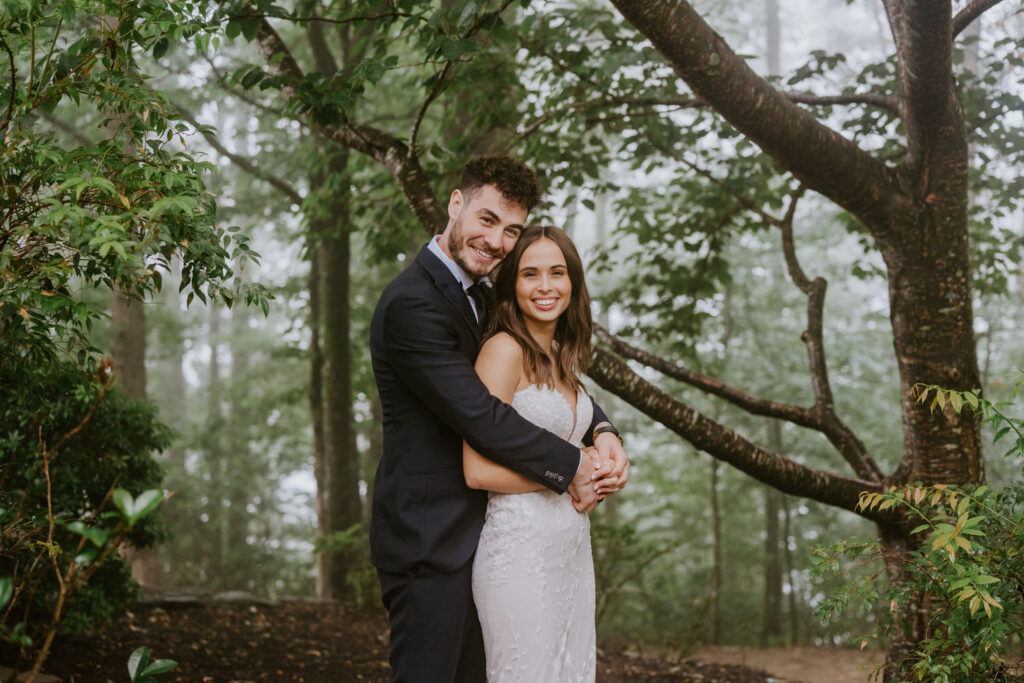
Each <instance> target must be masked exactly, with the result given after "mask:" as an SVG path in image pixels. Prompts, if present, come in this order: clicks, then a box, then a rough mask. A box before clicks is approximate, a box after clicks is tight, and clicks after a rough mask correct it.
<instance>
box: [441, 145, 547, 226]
mask: <svg viewBox="0 0 1024 683" xmlns="http://www.w3.org/2000/svg"><path fill="white" fill-rule="evenodd" d="M486 185H494V186H495V187H497V188H498V190H499V191H500V192H501V194H502V195H503V196H504V197H505V199H507V200H508V201H511V202H515V203H516V204H519V205H520V206H522V207H523V208H524V209H526V211H527V212H530V211H532V210H533V208H534V207H535V206H537V204H539V203H540V200H541V196H542V194H543V191H542V190H541V188H540V182H539V181H538V180H537V176H536V175H535V174H534V172H533V171H532V170H531V169H530V167H529V166H527V165H526V164H524V163H523V162H521V161H516V160H515V159H511V158H509V157H505V156H483V157H477V158H476V159H473V160H472V161H470V162H469V163H468V164H466V168H465V169H463V171H462V181H461V182H460V184H459V189H460V190H462V194H463V195H464V196H465V197H466V199H467V201H468V200H469V198H470V197H472V196H473V195H474V194H475V193H476V191H477V190H479V189H480V188H482V187H484V186H486Z"/></svg>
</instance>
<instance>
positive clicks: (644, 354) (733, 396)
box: [594, 326, 817, 429]
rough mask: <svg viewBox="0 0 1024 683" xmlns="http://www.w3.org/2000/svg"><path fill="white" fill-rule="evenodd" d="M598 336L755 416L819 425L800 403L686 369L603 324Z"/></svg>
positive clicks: (617, 349)
mask: <svg viewBox="0 0 1024 683" xmlns="http://www.w3.org/2000/svg"><path fill="white" fill-rule="evenodd" d="M594 335H595V336H596V337H597V338H598V339H599V340H600V341H601V342H603V343H604V344H606V345H607V346H608V348H610V349H611V350H612V351H614V352H615V353H616V354H618V355H620V356H622V357H623V358H629V359H630V360H635V361H636V362H638V363H642V364H643V365H646V366H647V367H649V368H653V369H654V370H657V371H658V372H660V373H661V374H663V375H665V376H666V377H671V378H672V379H676V380H679V381H680V382H684V383H686V384H689V385H690V386H692V387H695V388H697V389H700V390H701V391H703V392H704V393H707V394H711V395H712V396H717V397H719V398H721V399H724V400H726V401H728V402H729V403H731V404H733V405H734V406H737V407H739V408H742V409H743V410H745V411H747V412H748V413H750V414H751V415H762V416H764V417H774V418H777V419H780V420H786V421H787V422H792V423H794V424H798V425H801V426H803V427H810V428H812V429H814V428H816V427H817V425H816V423H815V422H814V419H813V416H812V414H811V411H810V410H808V409H806V408H801V407H800V406H796V405H793V404H791V403H783V402H780V401H771V400H768V399H765V398H761V397H758V396H754V395H752V394H748V393H746V392H744V391H741V390H739V389H736V388H735V387H731V386H729V385H727V384H725V383H724V382H722V381H720V380H717V379H714V378H712V377H708V376H707V375H702V374H701V373H699V372H694V371H693V370H689V369H687V368H684V367H682V366H681V365H676V364H675V363H670V362H668V361H666V360H665V359H663V358H661V357H660V356H656V355H654V354H653V353H650V352H648V351H644V350H642V349H638V348H637V347H635V346H632V345H631V344H629V343H628V342H626V341H624V340H622V339H619V338H618V337H616V336H615V335H613V334H612V333H611V332H609V331H608V330H606V329H604V328H603V327H601V326H596V328H595V330H594Z"/></svg>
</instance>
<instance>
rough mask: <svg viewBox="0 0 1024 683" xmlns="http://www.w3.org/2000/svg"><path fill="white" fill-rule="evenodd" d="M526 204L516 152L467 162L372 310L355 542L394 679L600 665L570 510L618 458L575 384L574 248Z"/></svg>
mask: <svg viewBox="0 0 1024 683" xmlns="http://www.w3.org/2000/svg"><path fill="white" fill-rule="evenodd" d="M539 201H540V190H539V187H538V183H537V179H536V178H535V176H534V174H533V172H532V171H531V170H530V169H529V168H527V167H526V166H524V165H523V164H521V163H520V162H518V161H515V160H512V159H509V158H507V157H482V158H479V159H474V160H473V161H471V162H470V163H469V164H468V165H467V166H466V168H465V170H464V172H463V176H462V180H461V182H460V184H459V188H458V189H456V190H455V191H453V192H452V194H451V197H450V200H449V203H448V217H449V220H448V225H447V227H446V228H445V230H444V232H443V233H442V234H441V235H439V236H435V237H433V238H432V239H431V241H430V242H428V243H427V245H426V246H425V247H423V249H422V250H421V251H420V252H419V254H418V255H417V256H416V258H415V260H414V261H413V263H411V264H410V265H409V266H408V267H407V268H406V269H405V270H404V271H403V272H402V273H401V274H400V275H399V276H398V277H396V278H395V279H394V280H393V281H392V282H391V284H389V285H388V287H387V288H386V289H385V290H384V293H383V294H382V295H381V298H380V301H379V303H378V304H377V309H376V311H375V313H374V316H373V322H372V326H371V331H370V351H371V355H372V358H373V372H374V376H375V377H376V381H377V388H378V392H379V395H380V400H381V405H382V408H383V418H384V449H383V455H382V457H381V461H380V465H379V467H378V469H377V475H376V479H375V481H374V491H373V514H372V520H371V526H370V546H371V558H372V561H373V564H374V566H375V567H376V568H377V571H378V574H379V576H380V581H381V595H382V599H383V602H384V606H385V607H386V608H387V610H388V615H389V620H390V625H391V654H390V660H391V668H392V680H394V681H417V682H419V681H437V682H439V683H441V682H446V681H468V682H474V683H476V682H480V681H484V680H485V679H486V680H487V681H491V682H494V681H527V682H528V683H543V682H550V683H562V682H563V681H593V680H594V677H595V674H596V643H595V625H594V597H595V596H594V568H593V561H592V558H591V551H590V522H589V518H588V517H587V515H586V513H588V512H590V511H591V510H593V509H594V507H596V505H597V503H598V502H600V500H601V499H603V498H604V497H605V496H607V495H609V494H611V493H614V492H615V491H618V490H619V489H620V488H622V486H624V485H625V483H626V480H627V479H628V476H629V462H628V460H627V458H626V455H625V453H624V452H623V450H622V447H621V439H620V438H619V434H618V432H617V431H616V430H615V428H614V427H613V426H612V425H611V424H610V423H609V422H608V421H607V419H606V418H605V415H604V413H603V412H602V411H601V409H600V408H599V407H598V406H597V404H596V403H594V402H593V401H592V399H591V398H590V397H589V396H588V395H587V393H586V391H585V390H584V388H583V385H582V384H581V382H580V375H581V374H582V373H583V371H584V370H585V368H586V365H587V361H588V359H589V356H590V336H591V328H592V322H591V316H590V298H589V296H588V295H587V288H586V284H585V283H584V280H583V266H582V264H581V262H580V258H579V255H578V253H577V251H576V248H575V247H574V246H573V243H572V241H571V240H570V239H569V238H568V236H566V234H565V233H564V232H562V231H561V230H559V229H558V228H555V227H538V226H531V227H524V226H525V225H526V217H527V214H528V212H529V211H530V210H531V209H533V208H534V206H536V204H537V203H538V202H539ZM499 263H502V267H501V268H500V269H498V271H496V272H497V275H496V277H495V278H494V283H493V287H491V286H490V284H491V283H490V281H489V280H488V275H490V274H491V272H492V270H494V268H495V266H497V265H498V264H499ZM492 289H493V294H492V292H491V290H492Z"/></svg>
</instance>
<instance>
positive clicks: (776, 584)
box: [761, 420, 783, 647]
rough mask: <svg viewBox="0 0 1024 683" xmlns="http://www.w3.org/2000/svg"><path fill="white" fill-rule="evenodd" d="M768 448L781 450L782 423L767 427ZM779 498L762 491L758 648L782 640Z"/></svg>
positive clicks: (773, 421) (769, 491)
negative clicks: (761, 591) (761, 598)
mask: <svg viewBox="0 0 1024 683" xmlns="http://www.w3.org/2000/svg"><path fill="white" fill-rule="evenodd" d="M768 445H769V446H770V447H771V449H772V450H774V451H775V452H776V453H781V452H782V450H783V444H782V423H780V422H779V421H778V420H771V421H770V422H769V423H768ZM781 507H782V494H781V493H779V492H778V491H776V490H775V489H773V488H771V487H765V489H764V613H763V614H762V617H761V644H762V645H764V646H766V647H767V646H769V645H778V644H779V643H780V641H781V640H782V558H781V555H780V552H779V551H780V547H779V544H780V537H779V509H780V508H781Z"/></svg>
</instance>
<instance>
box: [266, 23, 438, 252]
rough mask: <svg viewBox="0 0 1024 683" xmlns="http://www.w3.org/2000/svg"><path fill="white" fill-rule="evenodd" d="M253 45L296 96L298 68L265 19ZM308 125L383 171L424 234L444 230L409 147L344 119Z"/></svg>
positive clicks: (288, 92) (288, 91) (288, 93)
mask: <svg viewBox="0 0 1024 683" xmlns="http://www.w3.org/2000/svg"><path fill="white" fill-rule="evenodd" d="M256 44H257V47H258V48H259V51H260V54H261V55H262V56H263V58H264V59H265V60H266V62H267V68H268V69H269V70H270V72H271V73H273V74H275V75H281V76H285V77H287V79H288V82H287V83H286V84H285V85H284V86H283V87H282V92H283V93H284V95H285V96H286V97H289V98H294V97H296V96H297V93H296V90H295V84H296V83H298V82H299V81H301V80H302V77H303V74H302V69H301V68H299V64H298V62H296V61H295V58H294V57H293V56H292V54H291V52H290V50H289V49H288V46H287V44H285V42H284V41H283V40H282V39H281V36H280V35H278V33H277V31H276V30H274V27H273V26H271V25H270V23H269V22H268V21H267V20H266V19H260V27H259V31H258V32H257V35H256ZM309 124H310V127H311V128H312V129H313V130H314V131H315V132H316V133H318V134H320V135H323V136H324V137H326V138H328V139H330V140H334V141H335V142H338V143H339V144H341V145H343V146H345V147H348V148H349V149H352V150H354V151H356V152H359V153H360V154H364V155H366V156H368V157H370V158H371V159H373V160H374V161H377V162H378V163H380V164H382V165H383V166H384V167H385V168H387V169H388V172H389V173H390V174H391V176H392V177H393V178H394V179H395V181H396V182H397V183H398V186H399V189H401V191H402V195H403V196H404V197H405V198H406V201H408V202H409V206H410V208H411V209H412V211H413V214H415V216H416V218H417V220H418V221H419V223H420V225H421V226H423V229H424V231H425V232H426V233H427V234H430V235H432V234H434V233H435V232H438V231H440V230H442V229H443V228H444V226H445V224H446V223H447V222H448V213H447V211H446V210H445V208H444V207H443V206H442V205H441V203H440V202H438V201H437V197H436V196H435V195H434V192H433V188H431V185H430V180H429V179H428V178H427V175H426V173H425V172H424V171H423V167H422V166H421V165H420V162H419V157H418V156H417V155H415V154H410V151H409V148H408V147H407V146H406V145H405V144H403V143H402V141H401V140H399V139H398V138H396V137H395V136H393V135H391V134H390V133H387V132H385V131H382V130H379V129H377V128H374V127H372V126H367V125H361V124H358V123H354V122H352V121H349V120H348V119H347V118H346V119H344V120H343V122H342V123H341V124H338V125H331V126H327V125H323V124H320V123H316V122H315V121H312V120H310V122H309Z"/></svg>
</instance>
